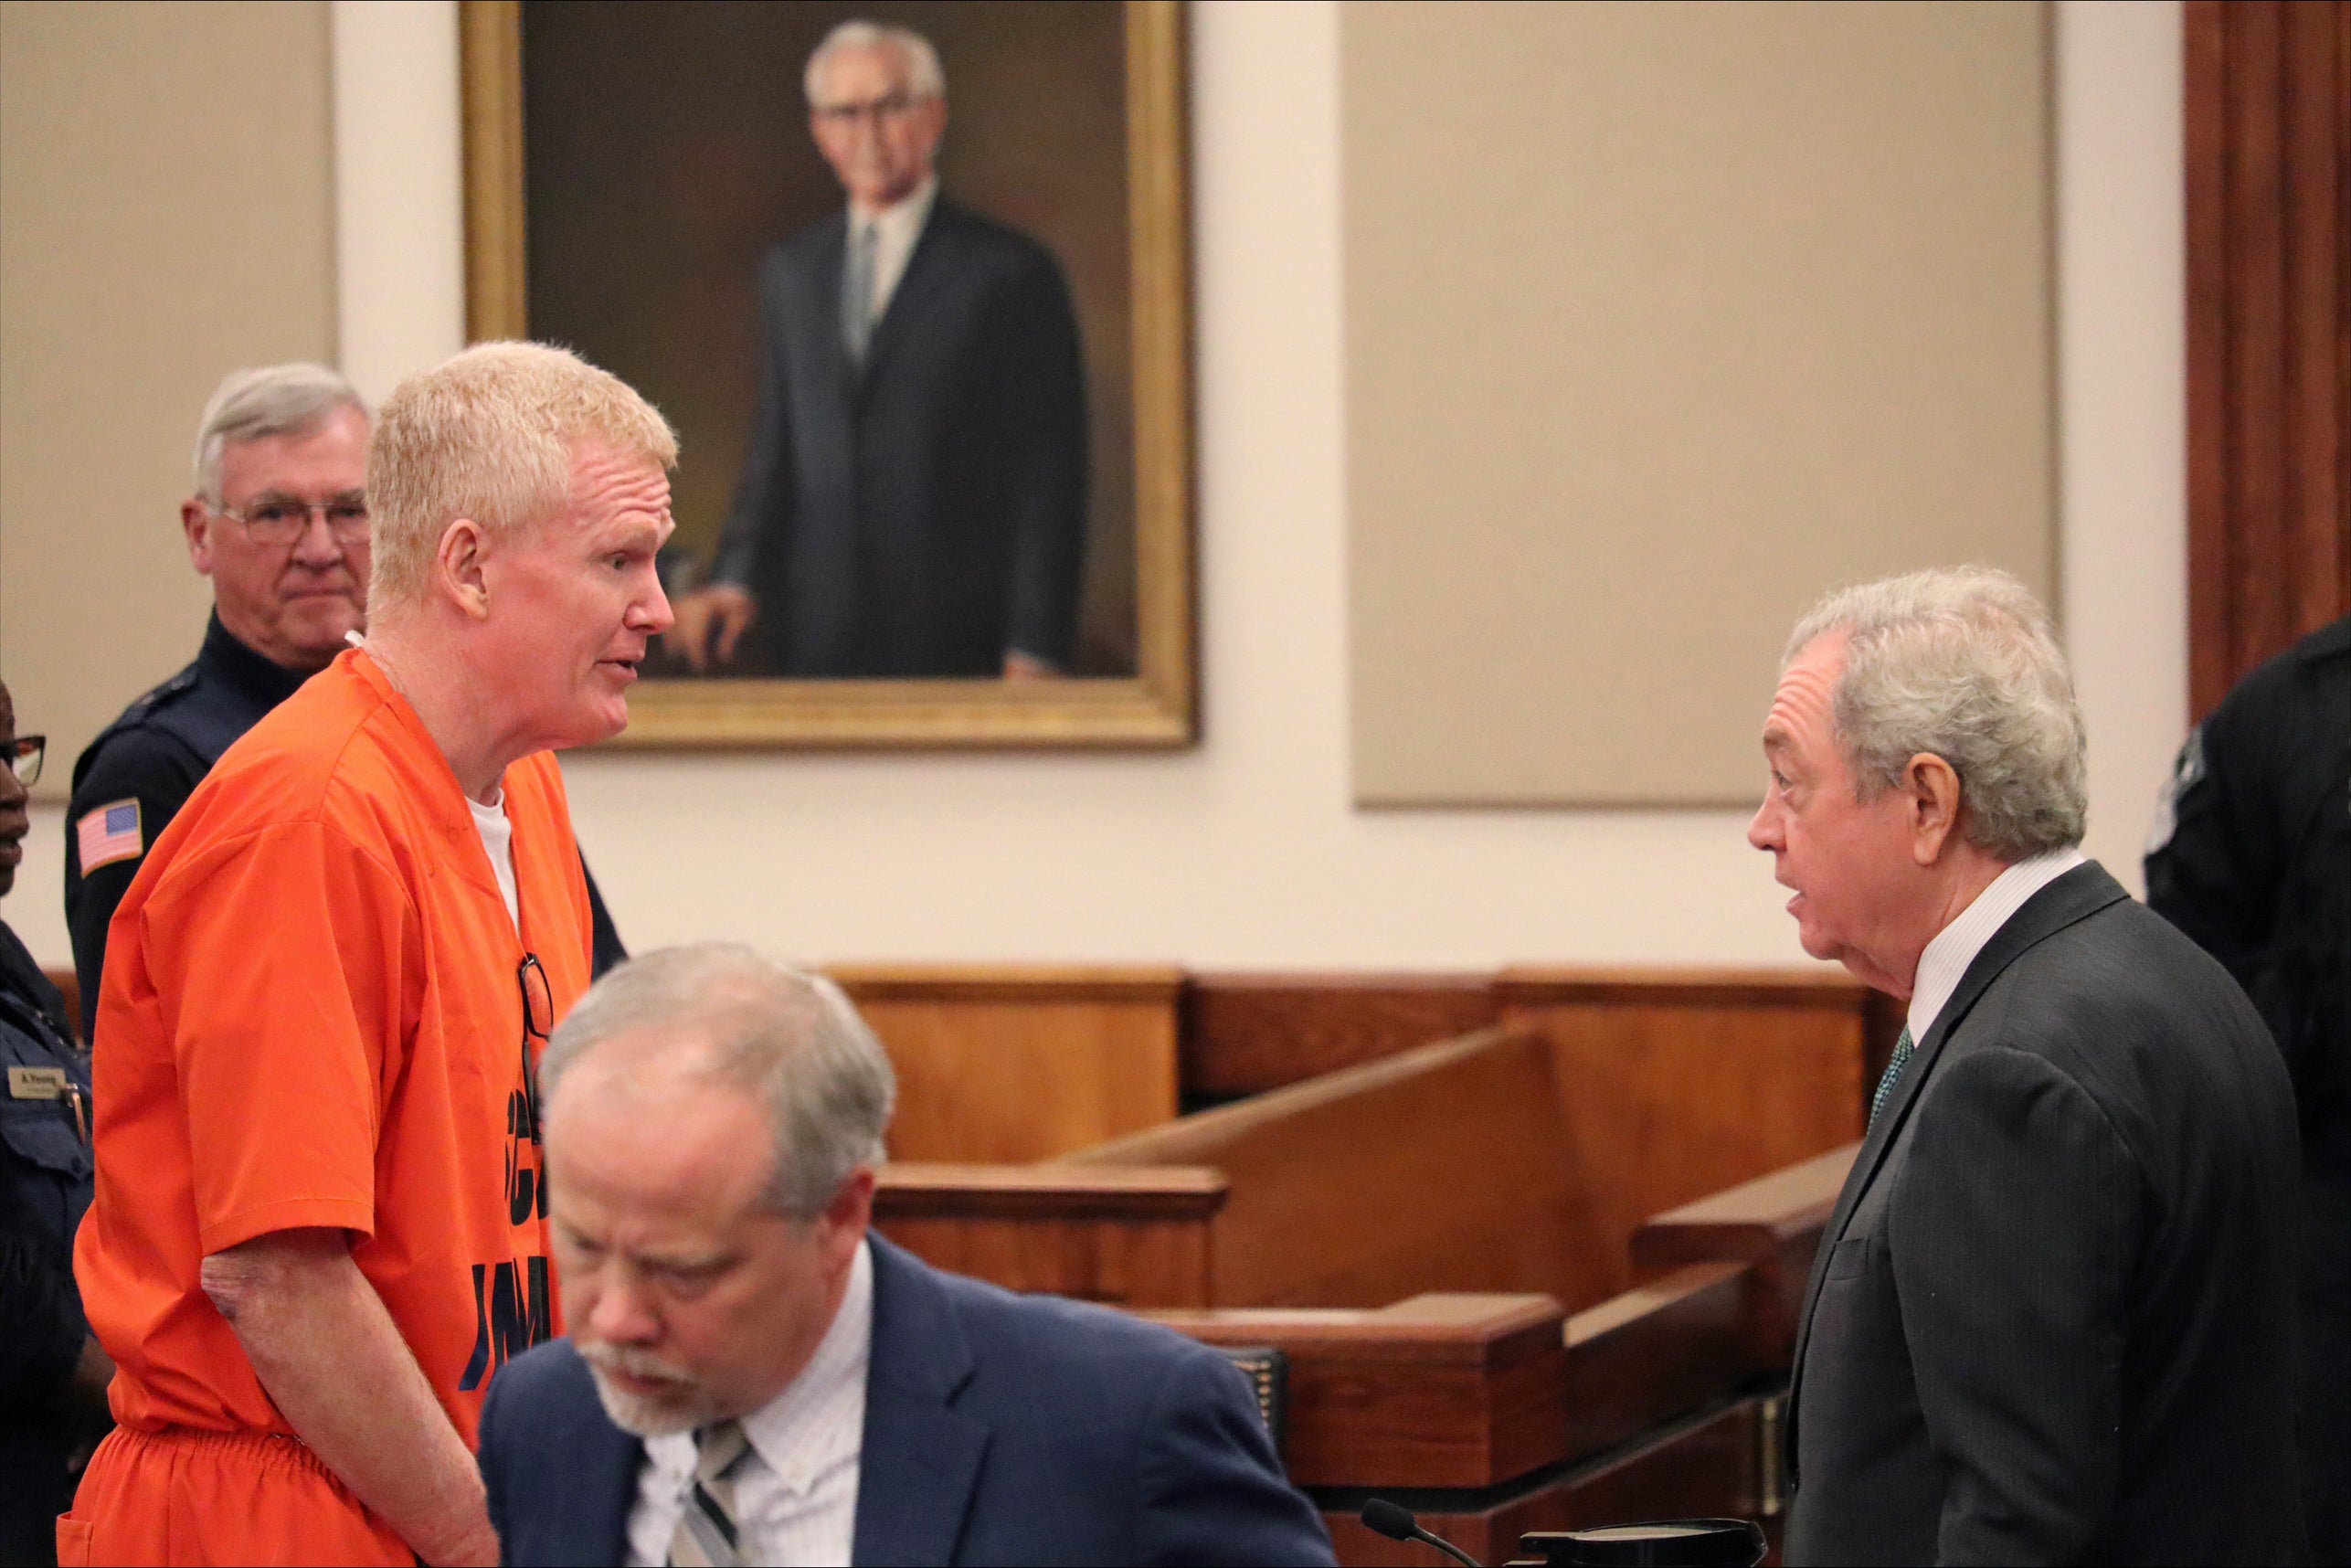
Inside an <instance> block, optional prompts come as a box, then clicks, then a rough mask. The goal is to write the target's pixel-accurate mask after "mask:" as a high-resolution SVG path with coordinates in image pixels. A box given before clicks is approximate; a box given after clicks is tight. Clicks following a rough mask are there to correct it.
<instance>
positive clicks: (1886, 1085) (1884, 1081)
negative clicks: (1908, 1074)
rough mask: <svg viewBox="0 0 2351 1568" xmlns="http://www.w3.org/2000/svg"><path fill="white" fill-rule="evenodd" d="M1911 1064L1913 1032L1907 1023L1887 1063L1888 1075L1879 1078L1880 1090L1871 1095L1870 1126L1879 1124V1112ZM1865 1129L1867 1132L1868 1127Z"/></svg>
mask: <svg viewBox="0 0 2351 1568" xmlns="http://www.w3.org/2000/svg"><path fill="white" fill-rule="evenodd" d="M1909 1065H1911V1032H1910V1027H1909V1025H1907V1024H1905V1025H1904V1026H1903V1028H1902V1037H1901V1039H1899V1040H1897V1041H1895V1042H1894V1059H1893V1060H1892V1061H1890V1062H1889V1063H1887V1064H1886V1075H1885V1076H1884V1077H1882V1078H1880V1079H1879V1080H1878V1092H1877V1093H1876V1094H1874V1095H1871V1096H1870V1097H1869V1126H1870V1127H1875V1126H1877V1125H1878V1113H1879V1112H1880V1111H1881V1110H1884V1109H1885V1108H1886V1102H1887V1101H1888V1100H1890V1099H1891V1098H1892V1097H1893V1095H1894V1086H1895V1085H1896V1084H1898V1083H1901V1079H1902V1069H1903V1068H1904V1067H1907V1066H1909ZM1863 1130H1864V1132H1865V1133H1866V1131H1867V1130H1868V1129H1867V1128H1864V1129H1863Z"/></svg>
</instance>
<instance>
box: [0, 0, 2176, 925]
mask: <svg viewBox="0 0 2351 1568" xmlns="http://www.w3.org/2000/svg"><path fill="white" fill-rule="evenodd" d="M2060 9H2061V12H2062V16H2061V20H2060V95H2059V96H2060V128H2061V141H2062V142H2063V145H2061V148H2060V158H2061V162H2062V161H2063V160H2064V159H2066V158H2067V157H2069V156H2070V154H2068V153H2067V152H2066V151H2065V148H2066V147H2070V146H2078V147H2080V148H2081V149H2084V150H2085V152H2084V156H2083V158H2082V166H2081V167H2079V168H2077V169H2074V171H2073V174H2072V175H2071V177H2070V180H2069V182H2068V184H2067V185H2066V187H2065V189H2064V190H2063V191H2062V192H2061V209H2060V211H2061V217H2060V226H2059V227H2060V247H2061V250H2062V252H2063V254H2064V255H2065V256H2066V257H2067V259H2068V260H2067V262H2066V265H2065V266H2064V267H2063V268H2062V269H2061V270H2060V277H2061V279H2062V280H2063V282H2062V292H2061V295H2060V312H2059V314H2060V321H2061V322H2064V323H2066V336H2065V338H2064V352H2065V361H2064V365H2063V367H2062V369H2063V375H2062V377H2061V382H2062V387H2063V392H2064V398H2065V402H2064V410H2065V411H2064V418H2063V424H2064V428H2065V445H2064V448H2063V470H2064V473H2065V480H2066V496H2067V506H2068V512H2067V515H2066V522H2065V527H2064V533H2063V546H2064V550H2065V562H2066V565H2065V577H2066V583H2067V588H2066V607H2065V619H2066V622H2067V626H2068V628H2069V638H2070V642H2071V646H2072V648H2073V651H2074V652H2075V655H2076V657H2077V659H2078V660H2079V661H2080V662H2081V666H2082V669H2083V673H2084V678H2083V691H2084V695H2085V700H2086V701H2087V703H2088V705H2089V710H2090V715H2089V716H2090V724H2091V733H2092V844H2091V847H2092V852H2093V853H2099V854H2102V855H2104V856H2106V857H2107V858H2108V859H2109V862H2110V863H2113V864H2114V865H2115V867H2116V869H2117V870H2118V871H2120V870H2125V869H2128V868H2129V866H2130V865H2131V864H2132V863H2134V855H2135V852H2136V846H2137V842H2138V840H2139V838H2140V836H2141V835H2142V833H2143V832H2144V826H2145V823H2146V820H2147V808H2148V806H2149V805H2150V803H2151V801H2152V798H2153V791H2154V789H2155V784H2156V782H2157V781H2158V780H2159V779H2160V778H2161V776H2162V773H2163V769H2164V767H2165V765H2166V761H2167V759H2168V753H2169V750H2170V748H2171V747H2173V746H2175V745H2176V743H2177V739H2178V734H2179V730H2178V726H2179V724H2180V722H2181V718H2182V715H2183V714H2184V712H2185V705H2186V698H2185V686H2186V676H2185V659H2184V655H2183V654H2182V652H2181V641H2180V639H2181V636H2182V632H2181V630H2180V629H2181V626H2182V624H2183V623H2184V622H2183V617H2184V612H2183V611H2182V609H2180V599H2179V597H2178V596H2179V591H2180V590H2179V583H2180V576H2179V574H2180V571H2181V569H2182V568H2181V564H2180V563H2181V553H2180V546H2179V542H2178V541H2179V534H2178V519H2179V515H2180V485H2179V478H2178V475H2179V467H2180V453H2181V450H2182V449H2181V446H2180V442H2179V438H2178V430H2177V423H2176V418H2174V417H2173V416H2172V414H2171V412H2170V410H2172V409H2173V408H2174V407H2175V406H2176V399H2177V396H2178V387H2179V379H2178V377H2179V352H2178V342H2177V338H2178V322H2179V310H2180V296H2179V291H2178V281H2177V274H2176V270H2175V269H2172V268H2170V267H2168V266H2167V264H2166V261H2165V260H2164V259H2165V257H2166V256H2167V255H2168V256H2171V257H2176V254H2177V235H2178V224H2179V211H2178V189H2179V164H2178V158H2179V152H2178V141H2177V134H2178V127H2177V114H2178V100H2177V91H2178V80H2179V61H2178V53H2177V27H2178V22H2177V9H2176V5H2170V4H2152V5H2075V4H2072V3H2070V0H2069V3H2068V4H2066V5H2063V6H2061V8H2060ZM336 16H337V23H336V26H337V34H338V37H337V57H338V58H339V59H344V60H345V61H346V70H345V74H344V77H343V78H342V79H343V80H349V79H350V72H351V71H352V70H364V72H365V76H366V81H367V90H366V92H367V96H368V97H369V98H370V99H371V100H372V101H376V102H378V103H380V104H382V105H385V106H386V107H385V108H384V109H383V110H381V111H377V112H376V113H375V114H374V115H372V116H370V115H367V114H363V113H362V112H361V111H360V110H359V109H358V108H355V107H354V106H352V105H350V104H348V103H347V102H345V101H343V100H344V99H345V98H346V97H347V95H346V94H344V92H342V91H341V90H338V100H339V101H338V103H337V119H338V123H339V125H341V126H342V127H343V129H342V132H341V137H342V140H341V143H340V144H339V146H338V148H337V153H336V156H337V163H338V168H339V170H340V188H339V191H338V202H339V207H340V214H341V216H340V221H341V222H342V224H343V231H344V233H345V234H346V235H350V234H353V233H357V232H366V233H370V234H372V235H373V236H374V239H373V241H372V243H371V245H370V247H369V250H368V261H367V267H366V270H365V279H364V286H361V285H362V283H363V276H362V273H361V271H360V270H358V269H357V268H355V267H347V268H346V269H345V270H344V295H343V298H342V300H341V302H340V310H341V313H342V320H343V323H344V325H343V332H344V338H345V341H346V343H348V344H351V345H353V348H354V350H355V351H356V350H357V348H358V345H360V344H366V345H369V346H368V347H367V349H366V353H367V355H368V356H369V357H368V359H367V361H366V364H367V366H368V368H366V369H365V371H364V372H360V373H361V376H362V386H363V387H375V388H376V389H380V387H381V386H382V385H383V380H382V379H381V378H383V377H388V376H395V375H397V374H398V373H399V372H400V371H402V370H404V369H406V368H408V366H413V365H418V364H422V363H426V362H429V360H430V359H432V358H433V357H434V356H435V355H438V354H439V353H441V352H444V345H445V344H449V343H450V342H452V341H454V334H456V333H457V332H458V330H459V327H458V324H457V316H456V314H455V313H454V306H453V305H452V304H450V303H449V302H447V291H445V290H442V289H440V288H439V286H438V285H435V284H433V283H431V282H430V280H431V279H433V278H436V277H442V276H445V275H446V271H445V270H446V269H447V268H448V267H449V266H450V262H451V260H452V254H453V253H452V251H451V249H450V239H449V238H448V237H449V236H450V235H452V234H453V233H454V232H455V229H454V224H455V218H454V204H455V201H456V194H455V193H456V186H455V181H454V177H453V174H449V175H443V174H442V173H440V172H439V171H442V170H445V169H447V168H448V167H449V165H448V164H447V163H446V162H445V161H444V154H443V153H442V152H440V151H436V150H435V149H437V148H439V149H445V148H446V147H448V146H449V145H450V143H449V142H448V140H447V136H448V132H447V128H446V127H445V126H440V125H438V124H437V122H433V121H432V120H431V119H430V116H429V114H425V113H422V112H415V111H412V112H409V113H408V114H406V115H405V116H404V115H403V114H401V113H400V112H399V106H401V105H402V104H403V103H410V102H413V101H418V100H420V99H421V100H424V101H430V100H431V95H432V94H434V93H437V92H443V91H445V90H446V89H445V87H444V86H441V85H439V84H441V83H443V82H444V81H445V74H437V73H443V72H444V71H445V68H444V67H443V66H442V65H439V64H436V61H445V59H446V58H447V56H446V48H447V38H448V37H449V25H448V17H449V12H448V8H447V7H446V6H445V5H416V6H412V7H347V6H346V5H338V7H337V11H336ZM371 18H372V20H371ZM403 18H406V19H407V20H406V21H403ZM355 19H357V20H358V21H359V22H360V23H362V24H363V25H365V26H376V27H377V28H378V29H379V31H378V32H377V33H376V35H374V36H373V37H374V40H375V41H374V42H373V43H372V44H371V45H370V47H369V48H366V49H365V50H358V49H353V50H350V51H348V53H346V50H345V48H344V43H345V40H346V37H347V35H348V29H349V27H350V26H351V25H352V23H353V21H354V20H355ZM1193 26H1194V44H1193V66H1194V113H1195V131H1194V141H1195V149H1196V167H1195V174H1196V181H1195V185H1196V189H1195V211H1196V228H1197V256H1198V263H1197V274H1196V287H1197V299H1198V319H1199V348H1198V355H1199V367H1200V371H1199V373H1200V387H1199V393H1200V409H1201V412H1200V438H1201V440H1200V444H1201V471H1200V509H1201V519H1202V523H1201V528H1202V537H1201V555H1202V627H1203V633H1204V644H1205V653H1204V659H1205V663H1204V668H1203V684H1204V689H1205V693H1206V735H1205V739H1204V741H1203V744H1202V746H1201V747H1200V748H1199V749H1197V750H1196V751H1193V752H1190V753H1186V754H1182V755H1179V756H1169V757H1070V756H1003V757H953V758H940V757H887V756H879V757H840V756H831V757H807V756H800V757H796V756H741V757H706V756H671V757H654V756H620V755H599V756H588V757H575V758H571V759H569V760H568V761H567V774H568V777H569V779H570V780H571V785H572V793H573V802H574V809H575V814H576V816H577V820H578V822H579V825H580V832H581V835H582V839H583V842H585V844H586V846H587V849H588V854H589V856H590V858H591V859H592V860H593V861H594V862H595V864H596V867H597V871H598V875H599V876H600V878H601V879H602V881H603V883H604V885H605V888H606V890H607V892H608V893H609V895H610V896H611V900H612V904H613V906H614V908H615V910H616V912H617V914H618V916H619V918H620V923H621V927H622V929H623V931H624V933H625V934H626V935H627V936H628V937H629V938H630V940H631V941H632V942H634V943H636V944H637V945H639V946H640V947H644V946H651V945H654V944H657V943H662V942H670V941H676V940H680V939H683V938H692V937H698V936H708V935H718V934H728V935H733V936H736V937H738V938H743V939H746V940H749V941H752V942H754V943H757V944H758V945H759V946H761V947H763V948H768V950H770V951H774V952H777V953H780V954H793V955H801V956H806V957H811V958H855V957H861V956H862V957H874V958H893V957H909V958H924V959H955V958H973V959H991V958H1005V959H1020V958H1029V959H1036V958H1054V959H1172V960H1178V961H1182V962H1188V963H1192V964H1198V965H1203V966H1207V965H1214V966H1223V967H1254V968H1269V967H1278V966H1284V965H1330V966H1344V967H1375V966H1382V965H1419V966H1435V965H1456V964H1457V965H1478V964H1485V963H1490V962H1494V961H1497V960H1499V959H1517V958H1525V959H1558V960H1563V961H1583V960H1591V961H1611V960H1624V961H1671V962H1690V963H1777V962H1793V961H1795V959H1796V958H1797V954H1796V949H1795V942H1794V939H1793V936H1792V934H1791V932H1790V930H1789V928H1788V922H1787V920H1786V917H1785V916H1784V915H1783V914H1782V913H1781V910H1780V905H1781V902H1782V898H1783V897H1784V895H1783V894H1782V893H1781V891H1780V890H1778V889H1776V888H1775V887H1774V885H1773V884H1772V881H1771V877H1770V873H1769V869H1768V866H1767V865H1766V864H1765V863H1764V862H1763V857H1761V856H1759V855H1756V854H1754V853H1753V852H1752V851H1750V850H1748V849H1747V847H1746V846H1745V844H1744V843H1743V842H1742V840H1741V837H1740V833H1741V829H1742V826H1743V822H1744V813H1743V812H1742V811H1736V810H1656V811H1599V810H1540V811H1538V810H1519V811H1511V810H1499V811H1498V810H1482V811H1450V810H1427V811H1414V812H1365V811H1361V810H1355V809H1354V808H1353V807H1352V806H1351V804H1350V798H1349V791H1350V782H1349V754H1348V744H1349V743H1348V734H1347V707H1348V672H1347V611H1346V606H1345V582H1346V554H1345V549H1346V546H1345V494H1346V490H1345V480H1344V472H1345V464H1346V443H1345V439H1344V436H1343V403H1342V397H1341V387H1342V386H1343V385H1344V380H1343V376H1344V372H1343V365H1342V350H1341V334H1340V205H1339V191H1340V139H1339V97H1338V82H1339V75H1338V61H1339V20H1338V12H1337V7H1336V6H1335V5H1329V4H1323V3H1314V4H1297V5H1255V4H1210V5H1200V6H1197V7H1196V8H1195V10H1194V12H1193ZM436 51H439V52H438V53H437V52H436ZM404 83H405V84H406V85H405V86H404V85H403V84H404ZM354 121H356V123H354ZM2066 139H2070V140H2066ZM418 146H421V148H422V151H421V152H419V151H418V150H417V148H418ZM2068 166H2070V165H2068ZM436 190H439V192H440V194H439V196H435V195H434V194H433V193H434V191H436ZM437 201H438V202H439V203H441V204H442V205H441V206H439V207H435V206H433V205H432V204H433V203H435V202H437ZM418 278H422V279H424V280H426V281H425V282H424V283H423V284H420V285H417V286H411V283H412V281H414V280H417V279H418ZM436 300H439V301H441V302H440V303H438V304H437V303H435V302H436ZM2077 329H2079V330H2078V331H2077ZM352 368H353V369H354V370H355V371H360V367H359V366H357V365H356V364H355V365H354V366H352ZM2077 503H2078V504H2077ZM2093 672H2095V673H2096V681H2095V683H2093V681H2092V673H2093ZM1765 695H1766V694H1765V693H1763V692H1758V693H1757V694H1756V701H1757V703H1758V705H1759V707H1760V705H1761V703H1762V702H1763V699H1764V697H1765ZM61 829H62V823H61V821H59V817H58V813H57V812H55V811H54V810H49V811H46V812H44V813H43V814H42V816H41V818H40V820H39V821H38V823H37V828H36V837H35V840H34V842H33V843H32V844H31V845H29V846H28V848H29V849H30V850H31V851H32V852H33V853H32V854H31V855H30V856H29V857H28V859H27V862H26V865H25V868H24V870H23V873H22V874H21V878H20V881H19V884H18V885H19V887H20V889H23V891H21V892H20V893H19V894H18V895H16V896H15V897H13V898H11V899H10V900H8V902H7V903H6V904H5V906H0V913H5V916H6V917H7V918H8V919H9V920H10V922H11V923H12V924H14V925H15V926H16V928H17V929H18V930H19V931H20V932H21V933H23V934H24V935H25V936H26V939H27V941H28V942H29V943H30V944H31V945H32V947H33V948H34V950H35V952H36V953H37V954H38V955H39V956H40V957H42V958H43V959H46V960H49V961H55V960H56V959H58V958H60V957H61V956H62V955H63V954H64V951H65V939H64V931H63V927H62V923H61V921H60V919H59V917H58V913H57V907H56V904H57V900H56V895H55V893H54V891H53V890H54V889H55V888H56V887H57V885H58V877H59V875H60V874H61V871H60V854H61V851H60V842H61Z"/></svg>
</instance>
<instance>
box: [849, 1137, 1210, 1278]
mask: <svg viewBox="0 0 2351 1568" xmlns="http://www.w3.org/2000/svg"><path fill="white" fill-rule="evenodd" d="M1224 1193H1225V1181H1224V1177H1223V1174H1222V1173H1221V1172H1219V1171H1202V1170H1198V1169H1193V1168H1190V1167H1185V1166H1160V1167H1152V1168H1138V1169H1131V1170H1128V1169H1119V1168H1116V1167H1103V1168H1097V1169H1083V1168H1071V1167H1065V1166H1054V1165H1035V1166H1006V1165H943V1164H901V1163H897V1162H895V1161H894V1162H892V1163H891V1164H888V1165H885V1166H884V1167H883V1168H882V1171H881V1176H880V1180H879V1181H877V1182H876V1184H875V1187H874V1224H875V1225H876V1226H877V1227H878V1228H879V1229H880V1230H881V1232H882V1234H884V1235H886V1236H888V1237H889V1238H890V1239H891V1240H892V1241H894V1242H896V1243H897V1244H898V1245H900V1246H903V1247H905V1249H906V1250H907V1251H909V1252H911V1253H913V1254H914V1255H916V1256H917V1257H919V1258H921V1259H922V1260H923V1261H924V1262H926V1263H928V1264H930V1265H932V1266H934V1267H937V1268H944V1269H949V1270H952V1271H953V1272H955V1273H957V1274H968V1275H970V1276H972V1277H976V1278H980V1279H986V1280H990V1281H992V1282H993V1283H995V1284H998V1285H1001V1286H1002V1287H1005V1288H1006V1289H1008V1290H1044V1291H1051V1292H1052V1293H1054V1295H1057V1296H1072V1297H1076V1298H1079V1299H1081V1300H1086V1301H1100V1302H1105V1303H1107V1304H1109V1305H1111V1306H1119V1307H1128V1306H1146V1307H1170V1306H1186V1307H1205V1306H1207V1305H1208V1304H1209V1293H1208V1292H1209V1278H1210V1275H1211V1266H1210V1259H1211V1247H1212V1245H1213V1233H1212V1230H1211V1225H1212V1224H1213V1220H1214V1218H1215V1215H1216V1213H1217V1211H1218V1210H1219V1209H1221V1208H1222V1207H1223V1204H1224Z"/></svg>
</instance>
